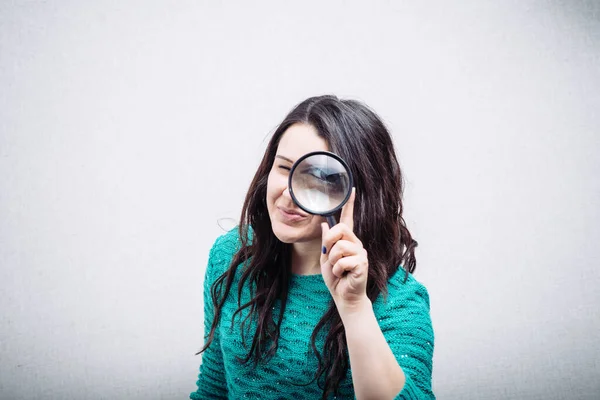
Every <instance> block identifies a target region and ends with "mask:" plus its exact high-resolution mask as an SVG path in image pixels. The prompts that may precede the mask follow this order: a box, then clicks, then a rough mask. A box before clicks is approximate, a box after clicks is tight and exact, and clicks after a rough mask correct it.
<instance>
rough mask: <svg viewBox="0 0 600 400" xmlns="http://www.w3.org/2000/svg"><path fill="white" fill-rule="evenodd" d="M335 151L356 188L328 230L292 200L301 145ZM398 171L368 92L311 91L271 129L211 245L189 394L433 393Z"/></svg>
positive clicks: (425, 301) (427, 326) (422, 301)
mask: <svg viewBox="0 0 600 400" xmlns="http://www.w3.org/2000/svg"><path fill="white" fill-rule="evenodd" d="M317 150H326V151H331V152H333V153H336V154H337V155H339V156H341V157H342V158H343V159H344V160H345V161H346V162H347V164H348V166H349V168H350V170H351V173H352V175H353V178H354V186H355V188H354V190H353V193H352V195H351V197H350V199H349V201H348V202H347V203H346V205H345V206H344V207H343V209H342V211H341V213H340V214H339V215H338V216H337V220H338V221H339V223H338V224H337V225H335V226H333V227H331V228H329V226H328V225H327V223H325V222H324V221H325V219H324V218H323V217H320V216H316V215H310V214H308V213H306V212H304V211H302V210H301V209H300V208H298V207H297V206H296V205H295V204H294V202H293V200H292V198H291V196H290V192H289V189H288V174H289V171H290V168H291V167H292V165H293V163H294V161H295V160H297V159H298V158H300V157H301V156H302V155H304V154H306V153H309V152H312V151H317ZM402 191H403V183H402V174H401V171H400V167H399V164H398V161H397V159H396V155H395V152H394V146H393V143H392V139H391V137H390V134H389V132H388V131H387V129H386V128H385V126H384V124H383V123H382V122H381V120H380V119H379V117H378V116H377V115H376V114H375V113H374V112H373V111H372V110H370V109H369V108H368V107H366V106H365V105H364V104H361V103H360V102H357V101H352V100H340V99H338V98H336V97H334V96H321V97H313V98H309V99H307V100H305V101H303V102H302V103H300V104H299V105H298V106H296V107H295V108H294V109H293V110H292V111H291V112H290V113H289V115H288V116H287V117H286V118H285V119H284V120H283V122H282V123H281V125H279V127H278V128H277V130H276V131H275V133H274V135H273V137H272V139H271V140H270V142H269V144H268V147H267V150H266V152H265V155H264V157H263V159H262V162H261V164H260V165H259V167H258V170H257V171H256V174H255V176H254V179H253V180H252V183H251V185H250V188H249V190H248V194H247V195H246V199H245V201H244V205H243V210H242V214H241V219H240V224H239V229H234V230H232V231H230V232H229V233H227V234H225V235H223V236H221V237H219V238H218V239H217V240H216V242H215V244H214V245H213V247H212V249H211V251H210V256H209V262H208V267H207V270H206V277H205V281H204V326H205V345H204V347H203V349H202V350H201V351H200V352H199V353H202V364H201V366H200V375H199V380H198V382H197V386H198V390H197V391H196V392H193V393H192V394H191V395H190V398H191V399H221V398H223V399H294V400H301V399H319V398H321V399H329V398H337V399H347V398H356V399H378V400H381V399H394V398H398V399H434V398H435V396H434V394H433V392H432V390H431V373H432V357H433V329H432V325H431V319H430V315H429V297H428V294H427V290H426V289H425V287H423V286H422V285H421V284H420V283H418V282H417V281H416V280H415V279H414V278H413V277H412V275H411V274H412V272H413V271H414V270H415V267H416V260H415V254H414V250H415V247H416V245H417V243H416V242H415V241H414V240H413V239H412V237H411V235H410V232H409V231H408V229H407V228H406V224H405V223H404V219H403V217H402V211H403V208H402Z"/></svg>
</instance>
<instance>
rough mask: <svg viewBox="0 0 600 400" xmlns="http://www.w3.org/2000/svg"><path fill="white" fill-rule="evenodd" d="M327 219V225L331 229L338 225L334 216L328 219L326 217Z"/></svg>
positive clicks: (329, 216)
mask: <svg viewBox="0 0 600 400" xmlns="http://www.w3.org/2000/svg"><path fill="white" fill-rule="evenodd" d="M325 218H326V219H327V223H328V224H329V227H330V228H331V227H332V226H334V225H336V224H337V222H336V220H335V218H334V216H333V215H328V216H327V217H325Z"/></svg>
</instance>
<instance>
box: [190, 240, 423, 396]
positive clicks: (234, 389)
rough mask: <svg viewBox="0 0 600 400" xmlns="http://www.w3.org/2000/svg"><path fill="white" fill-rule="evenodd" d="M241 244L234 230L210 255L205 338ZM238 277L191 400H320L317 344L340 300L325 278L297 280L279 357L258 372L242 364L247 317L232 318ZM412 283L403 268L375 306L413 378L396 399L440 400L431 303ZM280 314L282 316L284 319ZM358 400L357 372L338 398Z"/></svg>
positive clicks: (245, 295) (292, 285)
mask: <svg viewBox="0 0 600 400" xmlns="http://www.w3.org/2000/svg"><path fill="white" fill-rule="evenodd" d="M239 243H240V242H239V237H238V232H237V230H236V229H234V230H232V231H230V232H228V233H226V234H225V235H223V236H221V237H219V238H218V239H217V240H216V242H215V244H214V245H213V247H212V249H211V251H210V255H209V261H208V267H207V269H206V276H205V280H204V329H205V333H208V332H210V327H211V323H212V321H213V317H214V307H213V303H212V299H211V295H210V288H211V286H212V284H213V282H214V281H215V280H216V279H217V278H218V277H219V276H220V275H221V274H222V273H223V272H225V271H226V270H227V268H228V267H229V264H230V262H231V260H232V257H233V255H234V254H235V252H236V250H237V249H238V248H239ZM239 270H241V268H240V269H239ZM239 270H238V271H239ZM237 275H238V276H237V278H236V280H234V283H233V286H232V290H231V292H230V294H229V297H228V298H227V301H226V302H225V305H224V306H223V309H222V315H221V319H220V321H219V325H218V327H217V329H216V332H215V336H214V340H213V342H212V343H211V345H210V346H209V348H208V349H207V350H206V351H205V352H204V353H203V354H202V364H201V365H200V375H199V378H198V381H197V382H196V383H197V386H198V390H197V391H195V392H193V393H191V394H190V399H192V400H195V399H293V400H304V399H306V400H308V399H319V398H320V397H321V395H322V392H323V391H322V389H320V388H319V386H318V384H317V383H316V380H313V378H314V375H315V372H316V371H317V369H318V360H317V358H316V356H315V354H314V353H313V351H312V348H311V345H310V337H311V334H312V332H313V330H314V328H315V326H316V324H317V322H318V321H319V320H320V319H321V317H322V316H323V314H324V313H325V311H326V310H327V309H328V307H329V305H330V304H331V301H332V298H331V295H330V293H329V290H328V289H327V287H326V286H325V283H324V281H323V278H322V276H321V275H292V278H291V282H290V285H289V294H288V300H287V306H286V310H285V314H284V316H283V320H282V322H281V331H280V338H279V344H278V348H277V352H276V353H275V355H274V356H273V358H271V359H270V360H269V361H268V363H259V364H258V365H257V366H254V364H253V363H252V361H250V362H249V363H247V364H242V363H240V362H239V361H238V359H237V357H242V358H243V357H245V356H246V355H247V354H248V350H247V349H246V348H244V345H243V344H242V338H241V328H240V324H241V321H242V320H243V319H244V318H245V317H246V315H247V312H242V313H239V314H238V315H236V317H235V319H234V321H233V324H232V316H233V314H234V312H235V311H236V310H237V307H238V295H237V284H238V279H239V274H237ZM404 277H405V271H404V270H403V269H402V268H399V269H398V272H397V273H396V274H395V275H394V276H392V277H391V278H390V279H389V281H388V296H387V299H384V298H383V295H380V296H379V297H378V298H377V299H376V301H375V302H373V310H374V312H375V316H376V317H377V320H378V321H379V326H380V327H381V331H382V332H383V335H384V336H385V338H386V340H387V342H388V344H389V346H390V348H391V349H392V352H393V353H394V355H395V356H396V360H397V361H398V363H399V364H400V366H401V367H402V370H403V371H404V375H405V376H406V383H405V385H404V388H403V389H402V391H401V392H400V394H399V395H398V396H397V397H396V398H397V399H435V396H434V394H433V392H432V391H431V370H432V356H433V329H432V326H431V319H430V316H429V296H428V294H427V290H426V289H425V287H424V286H423V285H421V284H420V283H418V282H417V281H416V280H415V279H414V278H413V277H412V275H409V277H408V280H407V281H406V282H404ZM249 299H250V294H249V290H244V291H243V292H242V299H241V304H244V303H245V302H246V301H248V300H249ZM278 307H279V305H277V306H276V309H275V310H274V312H273V315H274V316H275V315H278V314H279V312H278ZM245 311H247V310H245ZM240 314H241V315H240ZM248 321H250V320H248ZM254 331H255V325H252V330H251V331H249V332H250V334H246V341H247V344H248V342H251V341H252V336H253V334H254ZM321 333H323V332H321ZM324 335H325V334H324V333H323V334H322V335H319V337H318V338H317V339H318V340H317V341H316V346H317V349H319V351H322V349H323V345H324V338H325V336H324ZM311 381H312V382H311ZM309 382H311V383H310V384H308V385H306V384H307V383H309ZM354 398H355V397H354V389H353V386H352V371H351V370H349V371H348V374H347V376H346V377H345V379H344V380H343V381H342V384H341V385H340V387H339V391H338V396H337V399H354Z"/></svg>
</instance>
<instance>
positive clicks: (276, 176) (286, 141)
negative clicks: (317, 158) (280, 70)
mask: <svg viewBox="0 0 600 400" xmlns="http://www.w3.org/2000/svg"><path fill="white" fill-rule="evenodd" d="M318 150H324V151H329V148H328V146H327V143H326V142H325V139H323V138H322V137H320V136H319V135H318V134H317V131H316V130H315V128H313V127H312V126H311V125H305V124H299V123H298V124H294V125H292V126H290V127H289V128H288V129H287V130H286V131H285V132H284V134H283V136H282V137H281V139H280V140H279V146H278V147H277V153H276V155H275V160H274V162H273V167H272V168H271V171H270V172H269V180H268V183H267V209H268V211H269V217H270V219H271V226H272V228H273V233H274V234H275V236H276V237H277V238H278V239H279V240H281V241H282V242H284V243H299V242H309V241H314V240H319V241H320V240H321V222H323V221H324V220H325V218H323V217H321V216H318V215H311V214H308V213H306V212H304V211H303V210H301V209H300V208H299V207H298V206H296V204H294V201H293V200H292V197H291V196H290V192H289V190H288V176H289V173H290V169H291V168H292V164H293V163H294V162H295V161H296V160H297V159H299V158H300V157H302V156H303V155H304V154H306V153H310V152H311V151H318Z"/></svg>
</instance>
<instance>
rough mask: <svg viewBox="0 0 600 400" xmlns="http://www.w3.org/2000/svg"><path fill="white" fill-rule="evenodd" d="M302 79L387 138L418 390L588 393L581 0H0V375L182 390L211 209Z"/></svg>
mask: <svg viewBox="0 0 600 400" xmlns="http://www.w3.org/2000/svg"><path fill="white" fill-rule="evenodd" d="M319 94H336V95H338V96H340V97H343V98H353V99H358V100H362V101H364V102H366V103H367V104H368V105H369V106H371V107H372V108H373V109H375V111H376V112H378V113H379V115H380V116H381V117H382V118H383V119H384V120H385V122H386V124H387V126H388V127H389V128H390V130H391V131H392V133H393V135H394V140H395V143H396V150H397V152H398V155H399V158H400V162H401V165H402V168H403V170H404V173H405V176H406V193H405V210H406V211H405V218H406V220H407V223H408V226H409V228H410V229H411V231H412V233H413V235H414V236H415V238H416V239H417V240H418V242H419V244H420V246H419V248H418V252H417V257H418V267H417V270H416V273H415V277H416V278H417V280H419V281H421V282H422V283H423V284H425V286H426V287H427V288H428V290H429V293H430V297H431V315H432V318H433V323H434V328H435V333H436V343H435V346H436V347H435V355H434V374H433V385H434V390H435V392H436V394H437V396H438V398H439V399H487V400H497V399H498V400H499V399H527V400H533V399H597V398H600V361H599V360H600V341H599V339H600V337H599V336H600V335H599V333H598V332H599V329H600V313H599V306H600V179H599V177H598V175H599V173H600V2H598V1H593V0H590V1H583V0H562V1H558V0H552V1H541V0H539V1H527V0H506V1H481V0H472V1H469V0H465V1H443V0H439V1H391V0H389V1H381V0H380V1H361V2H353V1H339V0H337V1H297V2H282V1H271V2H262V1H216V0H215V1H187V2H186V1H177V2H171V1H162V2H158V1H93V2H92V1H74V0H73V1H14V0H13V1H9V0H5V1H2V2H1V3H0V282H1V292H0V398H2V399H15V400H16V399H30V398H40V399H81V398H85V399H176V398H181V399H184V398H187V396H188V395H189V393H190V392H191V391H193V390H195V382H196V377H197V372H198V366H199V364H200V360H201V359H200V357H199V356H195V355H194V353H195V352H196V351H198V350H199V349H200V347H201V345H202V342H203V332H202V318H203V315H202V307H203V305H202V281H203V276H204V271H205V267H206V261H207V255H208V250H209V248H210V246H211V245H212V243H213V241H214V240H215V239H216V237H217V236H218V235H220V234H222V233H223V229H222V228H220V227H219V225H218V223H217V221H218V220H219V219H222V218H225V220H223V221H226V222H227V221H229V222H227V223H225V225H227V224H228V223H229V224H230V223H231V220H230V218H231V219H234V220H235V219H237V218H238V215H239V212H240V209H241V205H242V201H243V198H244V196H245V192H246V190H247V188H248V185H249V183H250V180H251V178H252V176H253V173H254V171H255V169H256V167H257V166H258V163H259V160H260V158H261V156H262V152H263V151H264V149H265V147H266V143H267V140H268V138H269V135H270V134H271V133H272V132H273V130H274V128H275V127H276V126H277V124H278V123H279V122H280V121H281V120H282V119H283V117H284V116H285V115H286V113H287V112H288V111H289V110H290V109H291V108H292V107H293V106H294V105H295V104H297V103H298V102H300V101H302V100H303V99H305V98H306V97H309V96H313V95H319Z"/></svg>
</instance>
